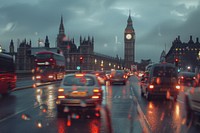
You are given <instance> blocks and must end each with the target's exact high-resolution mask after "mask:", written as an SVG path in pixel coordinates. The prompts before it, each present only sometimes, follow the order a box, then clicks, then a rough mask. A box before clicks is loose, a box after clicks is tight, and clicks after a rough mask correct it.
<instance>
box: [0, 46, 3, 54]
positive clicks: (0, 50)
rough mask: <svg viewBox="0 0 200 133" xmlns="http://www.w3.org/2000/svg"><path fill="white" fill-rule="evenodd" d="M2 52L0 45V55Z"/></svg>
mask: <svg viewBox="0 0 200 133" xmlns="http://www.w3.org/2000/svg"><path fill="white" fill-rule="evenodd" d="M2 51H3V50H2V47H1V45H0V53H1V52H2Z"/></svg>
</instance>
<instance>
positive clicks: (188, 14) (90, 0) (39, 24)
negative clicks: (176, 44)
mask: <svg viewBox="0 0 200 133" xmlns="http://www.w3.org/2000/svg"><path fill="white" fill-rule="evenodd" d="M0 2H1V5H0V19H1V23H0V29H1V30H0V43H1V45H3V46H4V47H7V48H8V46H9V43H10V40H11V39H14V41H15V43H17V39H18V38H19V39H20V40H22V39H24V38H27V39H28V40H29V39H31V40H32V43H33V46H37V40H38V39H39V38H42V39H44V38H45V36H46V35H48V36H49V39H50V43H51V46H55V42H56V36H57V34H58V28H59V24H60V17H61V15H62V16H63V18H64V26H65V33H66V35H67V36H69V37H70V38H75V43H76V44H77V45H79V37H80V36H83V37H88V36H93V37H94V39H95V52H98V53H103V54H106V55H109V56H116V55H119V56H120V57H121V58H123V55H124V50H123V49H124V40H123V39H124V38H123V34H124V29H125V27H126V24H127V18H128V14H129V10H131V15H132V20H133V26H134V29H135V32H136V47H135V48H136V60H137V61H140V60H141V59H148V58H151V59H152V60H153V61H158V60H159V58H160V54H161V52H162V50H164V49H166V50H169V48H170V46H171V43H172V41H173V40H174V39H175V38H176V37H177V36H178V35H180V36H181V39H182V40H183V41H188V40H189V36H190V35H193V36H194V38H196V37H199V35H200V34H199V32H200V31H199V30H198V27H199V23H200V18H199V16H200V8H199V6H197V5H198V4H199V2H198V1H197V0H191V1H187V0H181V1H174V0H168V1H160V0H154V1H149V0H142V1H140V0H123V1H121V0H79V1H69V0H59V1H57V0H35V1H33V2H29V1H27V0H18V1H13V0H6V1H3V0H0Z"/></svg>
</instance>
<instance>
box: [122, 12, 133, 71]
mask: <svg viewBox="0 0 200 133" xmlns="http://www.w3.org/2000/svg"><path fill="white" fill-rule="evenodd" d="M124 45H125V46H124V65H125V67H126V68H129V69H130V68H131V65H133V64H134V62H135V30H134V28H133V24H132V19H131V16H130V14H129V17H128V20H127V26H126V28H125V31H124Z"/></svg>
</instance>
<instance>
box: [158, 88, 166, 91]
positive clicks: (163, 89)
mask: <svg viewBox="0 0 200 133" xmlns="http://www.w3.org/2000/svg"><path fill="white" fill-rule="evenodd" d="M160 90H161V91H167V90H168V89H167V88H161V89H160Z"/></svg>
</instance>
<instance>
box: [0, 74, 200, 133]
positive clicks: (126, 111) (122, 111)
mask: <svg viewBox="0 0 200 133" xmlns="http://www.w3.org/2000/svg"><path fill="white" fill-rule="evenodd" d="M58 86H59V83H56V84H49V85H46V86H40V87H36V88H30V89H24V90H19V91H14V92H13V93H12V94H11V95H10V96H8V97H4V98H3V97H0V108H1V109H0V129H1V131H0V132H3V133H4V132H5V133H7V132H12V133H21V132H30V133H31V132H33V133H35V132H37V133H38V132H39V133H40V132H41V133H42V132H52V133H53V132H58V133H67V132H69V133H71V132H73V133H79V132H82V133H136V132H138V133H142V132H153V133H154V132H155V133H157V132H161V133H165V132H166V133H168V132H174V133H182V132H183V133H196V132H197V131H199V127H198V126H196V127H195V126H193V125H190V126H186V124H185V121H186V115H185V107H184V102H183V97H182V95H181V94H180V95H179V98H178V101H177V102H174V101H172V100H165V99H161V98H155V99H153V100H152V101H147V100H146V99H145V98H142V97H141V96H140V88H139V83H138V80H137V78H136V77H131V78H130V79H129V81H128V82H127V84H126V85H121V84H116V85H109V84H107V85H106V86H103V90H104V97H103V101H102V106H101V107H100V114H96V113H95V112H91V111H87V112H81V111H80V112H71V113H70V114H68V115H67V114H65V115H63V116H62V117H58V116H57V111H56V104H55V99H56V96H57V94H56V93H57V89H58ZM138 108H140V109H141V110H139V109H138ZM141 114H143V115H141ZM11 127H12V128H11ZM145 128H146V129H145ZM147 129H149V130H147Z"/></svg>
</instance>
